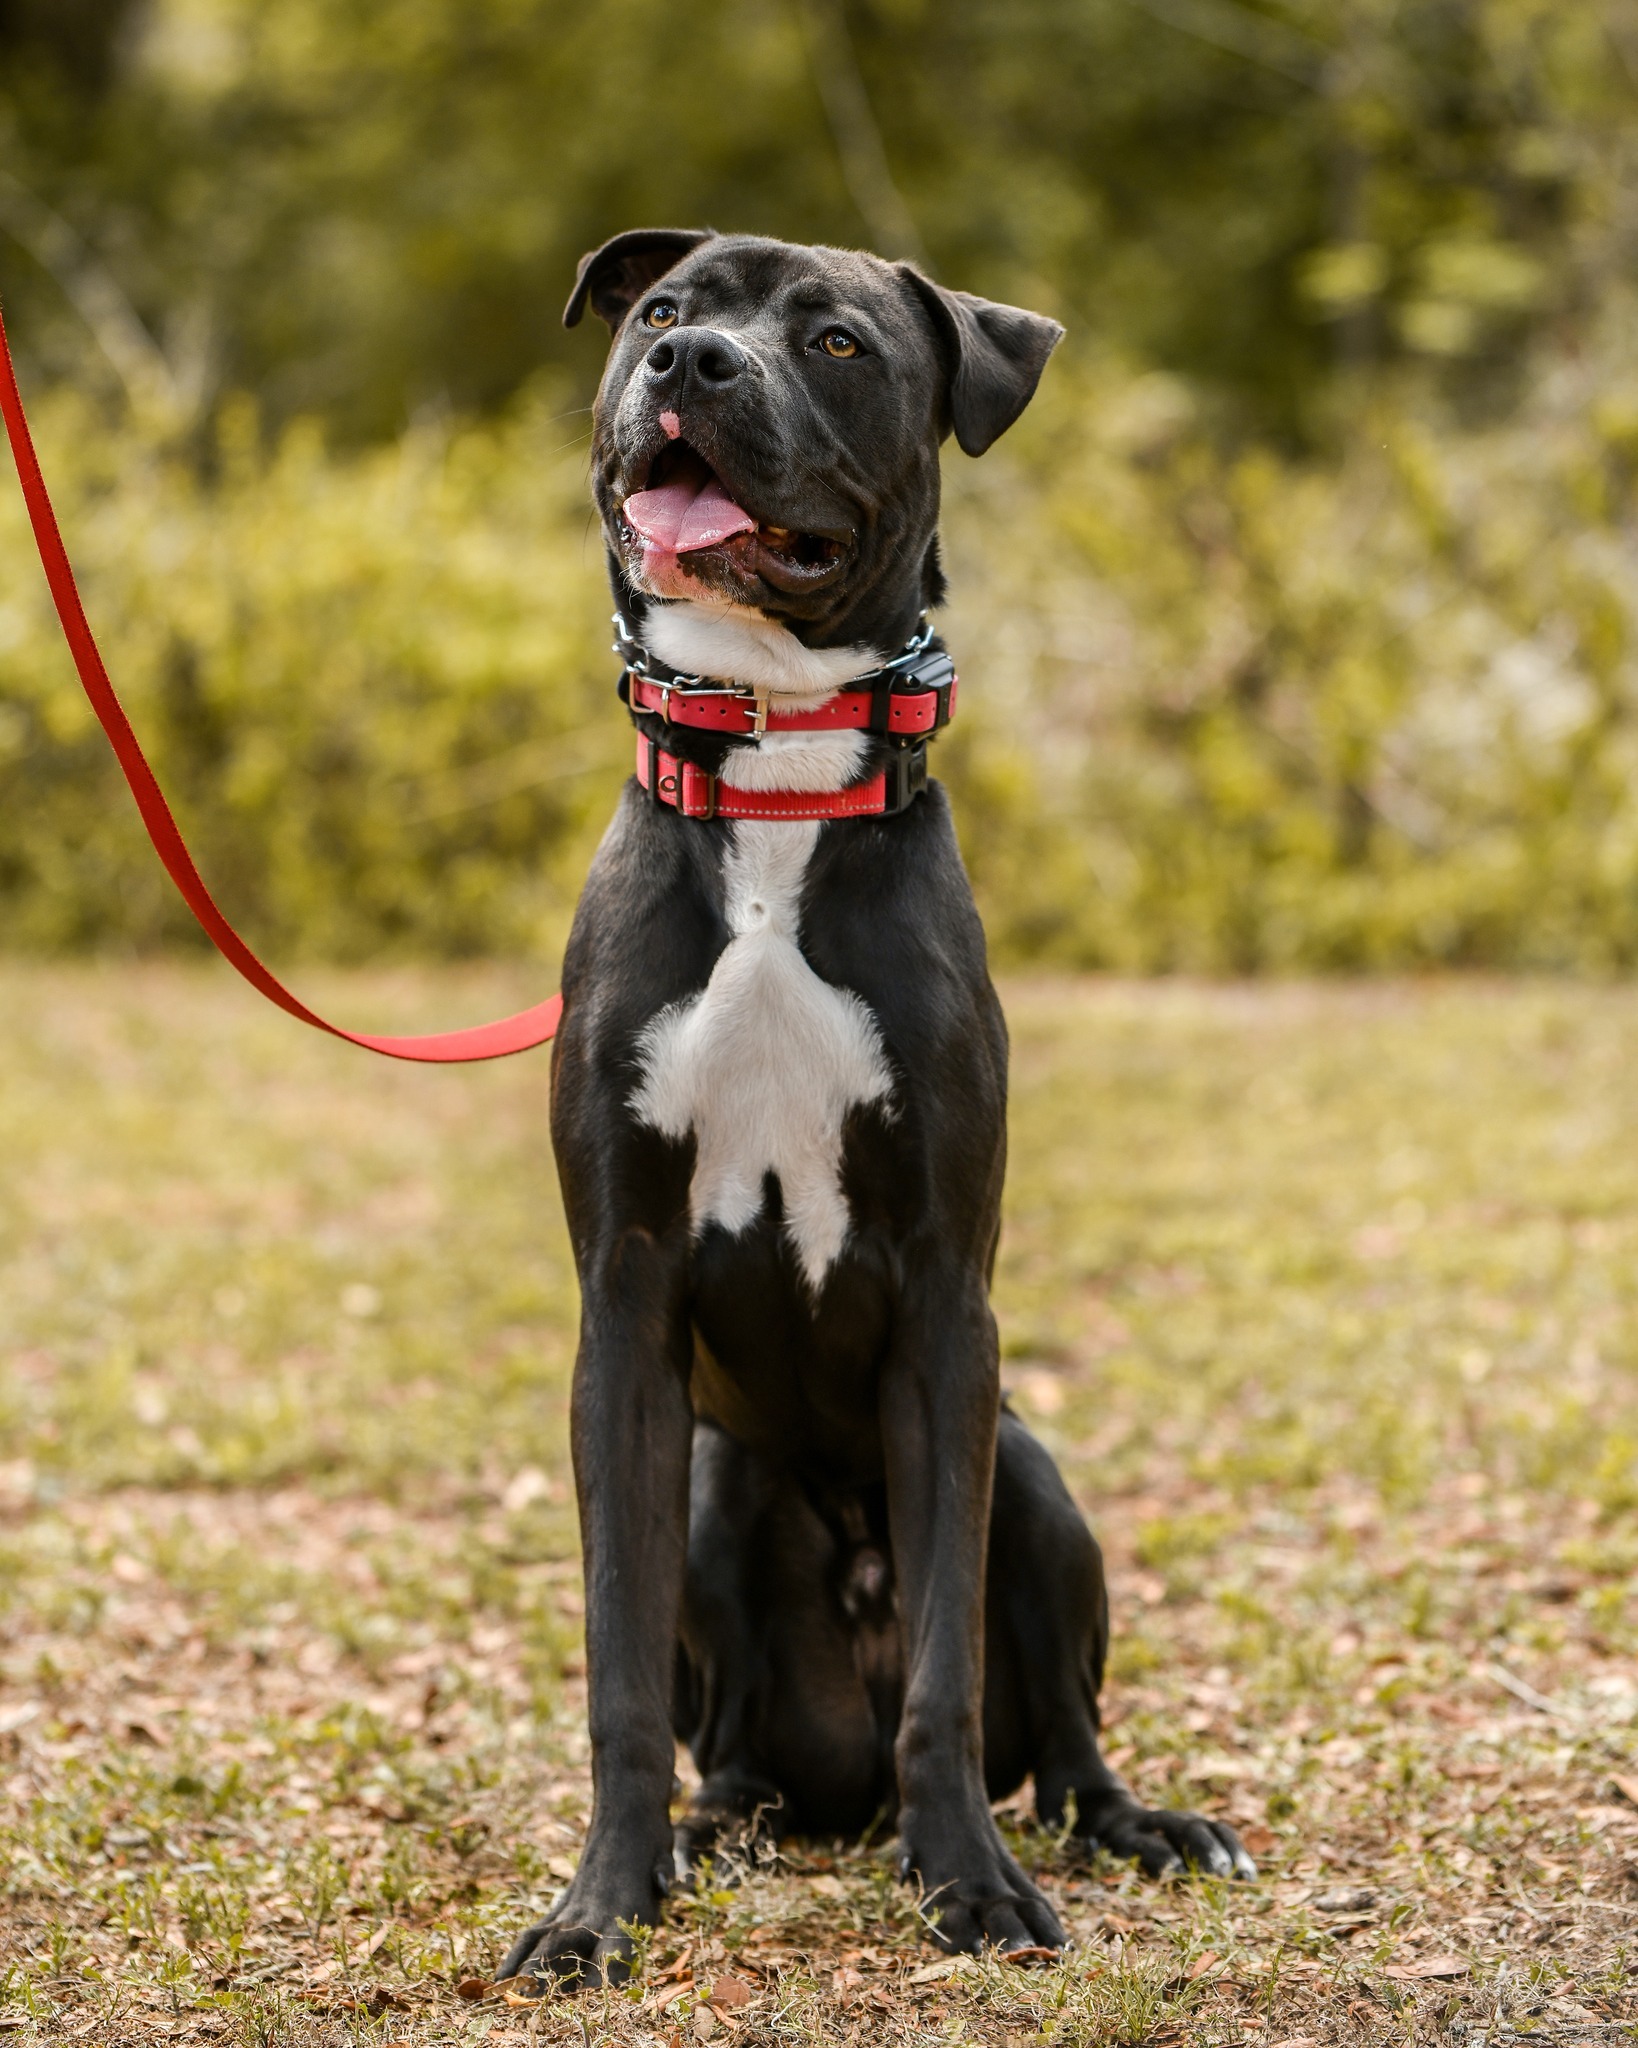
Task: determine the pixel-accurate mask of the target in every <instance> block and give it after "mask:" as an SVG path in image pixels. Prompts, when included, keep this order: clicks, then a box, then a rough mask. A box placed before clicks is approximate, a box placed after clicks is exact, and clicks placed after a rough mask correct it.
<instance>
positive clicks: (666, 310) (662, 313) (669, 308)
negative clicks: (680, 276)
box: [643, 299, 677, 327]
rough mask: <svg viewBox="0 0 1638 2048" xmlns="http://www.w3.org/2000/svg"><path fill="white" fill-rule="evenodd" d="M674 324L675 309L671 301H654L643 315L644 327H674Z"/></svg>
mask: <svg viewBox="0 0 1638 2048" xmlns="http://www.w3.org/2000/svg"><path fill="white" fill-rule="evenodd" d="M676 324H677V307H676V303H675V301H673V300H671V299H656V300H655V301H654V303H653V305H652V306H650V307H649V309H648V311H647V312H646V313H645V314H644V315H643V325H644V326H645V327H675V326H676Z"/></svg>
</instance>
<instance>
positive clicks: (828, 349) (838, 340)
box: [819, 327, 859, 357]
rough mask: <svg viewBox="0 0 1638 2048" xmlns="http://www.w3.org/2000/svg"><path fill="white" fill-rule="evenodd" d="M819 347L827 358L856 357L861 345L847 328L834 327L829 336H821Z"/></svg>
mask: <svg viewBox="0 0 1638 2048" xmlns="http://www.w3.org/2000/svg"><path fill="white" fill-rule="evenodd" d="M819 346H820V347H821V348H822V349H823V350H824V352H825V354H826V355H827V356H841V357H845V356H856V355H857V354H858V353H859V344H858V343H857V342H856V341H855V340H854V339H853V336H852V335H851V334H849V333H848V331H847V329H846V328H845V327H833V328H831V330H830V331H829V333H828V334H821V335H820V337H819Z"/></svg>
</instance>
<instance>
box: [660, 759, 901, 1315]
mask: <svg viewBox="0 0 1638 2048" xmlns="http://www.w3.org/2000/svg"><path fill="white" fill-rule="evenodd" d="M848 737H849V738H851V737H852V735H851V734H850V735H848ZM730 830H731V833H732V845H731V849H730V851H729V854H728V857H727V860H726V862H725V864H724V880H725V883H726V888H727V915H728V925H729V929H730V930H731V932H732V933H733V937H732V938H731V939H730V940H729V942H728V945H727V946H726V947H725V948H724V949H723V952H722V954H721V956H720V958H719V959H718V961H717V964H716V966H715V967H714V968H713V969H712V970H711V979H710V981H709V982H707V984H706V986H705V988H704V989H703V990H702V991H701V992H700V994H699V995H697V996H693V997H691V998H690V999H689V1000H688V1001H687V1002H684V1003H676V1004H673V1005H672V1006H671V1008H669V1009H666V1010H662V1011H661V1012H660V1014H659V1015H658V1016H657V1017H656V1018H655V1019H654V1021H653V1022H652V1023H651V1024H650V1025H649V1027H648V1029H647V1030H646V1031H645V1032H644V1033H643V1038H642V1042H641V1047H640V1055H641V1058H642V1062H643V1080H642V1083H641V1085H640V1086H639V1087H638V1089H637V1091H636V1093H635V1094H634V1095H633V1097H632V1108H633V1109H634V1110H635V1112H636V1113H637V1115H638V1116H640V1117H641V1118H642V1119H643V1121H644V1122H645V1123H648V1124H651V1125H652V1126H653V1127H654V1128H655V1129H656V1130H658V1131H662V1132H664V1134H665V1135H666V1136H667V1137H670V1138H686V1137H687V1136H688V1135H689V1134H690V1133H691V1132H692V1134H693V1137H694V1141H695V1146H696V1156H695V1163H694V1179H693V1184H692V1187H691V1189H690V1191H689V1200H690V1210H691V1214H692V1219H693V1226H694V1229H695V1231H696V1232H698V1231H700V1230H702V1229H703V1228H704V1227H705V1225H706V1224H708V1223H719V1224H721V1225H722V1227H723V1228H724V1229H725V1230H729V1231H739V1230H744V1229H746V1228H747V1227H748V1226H749V1225H750V1224H752V1223H754V1222H755V1221H756V1219H757V1217H758V1216H759V1215H760V1214H761V1211H762V1206H763V1181H764V1177H765V1176H766V1175H767V1174H768V1173H770V1172H771V1173H776V1174H777V1175H778V1176H779V1187H780V1193H781V1195H782V1197H783V1200H784V1211H785V1233H786V1236H787V1237H788V1238H789V1240H790V1243H791V1246H792V1248H793V1250H794V1251H795V1253H796V1256H797V1259H798V1261H799V1263H800V1264H801V1267H802V1271H803V1273H804V1274H805V1276H806V1278H807V1280H808V1283H809V1285H810V1286H811V1287H812V1289H813V1292H814V1294H815V1296H817V1295H818V1293H819V1291H820V1289H821V1287H822V1286H823V1285H824V1279H825V1275H826V1273H827V1272H828V1271H829V1270H830V1267H831V1265H832V1264H833V1263H834V1261H835V1259H836V1257H837V1255H838V1254H839V1253H840V1251H841V1249H842V1246H843V1244H844V1242H845V1241H846V1238H847V1232H848V1222H849V1218H848V1209H847V1202H846V1198H845V1197H844V1195H843V1193H842V1171H841V1169H842V1126H843V1123H844V1122H845V1120H846V1118H847V1115H848V1112H849V1111H850V1110H852V1109H854V1108H856V1107H858V1106H860V1105H861V1104H864V1103H869V1102H877V1103H883V1104H885V1103H887V1102H888V1101H889V1099H890V1096H891V1092H892V1078H891V1076H890V1074H889V1072H888V1066H887V1059H886V1055H885V1053H884V1052H883V1049H882V1041H881V1033H880V1032H879V1030H878V1029H877V1026H876V1020H875V1018H874V1017H873V1016H872V1015H871V1013H870V1010H869V1008H868V1006H867V1005H866V1004H865V1003H864V1002H863V1001H861V999H860V998H859V997H858V996H856V995H854V994H852V993H851V992H850V991H848V990H846V989H839V988H833V987H832V986H831V985H830V983H829V982H827V981H821V980H820V978H819V976H818V975H816V974H815V973H814V971H813V969H812V968H811V967H810V966H809V965H808V963H807V961H806V960H804V959H803V957H802V952H801V949H800V947H799V946H798V944H797V934H798V924H799V918H800V911H801V891H802V877H803V875H804V873H805V872H806V869H807V865H808V860H809V858H810V856H811V855H812V852H813V849H814V845H815V843H816V842H817V840H818V837H819V826H818V825H817V823H812V824H803V823H795V822H790V821H787V820H783V819H781V820H778V821H771V822H767V823H763V822H760V821H751V820H741V821H739V822H738V823H736V824H734V825H733V826H732V827H730Z"/></svg>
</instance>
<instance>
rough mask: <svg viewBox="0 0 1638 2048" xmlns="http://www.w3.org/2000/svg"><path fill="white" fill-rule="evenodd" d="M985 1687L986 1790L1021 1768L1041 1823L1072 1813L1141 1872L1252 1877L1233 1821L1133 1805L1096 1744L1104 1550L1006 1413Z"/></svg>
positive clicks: (993, 1531) (1053, 1823)
mask: <svg viewBox="0 0 1638 2048" xmlns="http://www.w3.org/2000/svg"><path fill="white" fill-rule="evenodd" d="M986 1641H987V1646H988V1654H987V1663H986V1671H985V1695H984V1749H985V1757H984V1762H985V1776H986V1780H987V1782H988V1786H989V1790H990V1795H991V1797H992V1798H999V1797H1002V1796H1003V1795H1004V1794H1005V1793H1007V1792H1010V1791H1012V1790H1014V1789H1015V1788H1016V1787H1017V1786H1018V1785H1019V1784H1020V1783H1021V1782H1022V1781H1023V1779H1024V1777H1025V1776H1026V1775H1027V1774H1028V1773H1029V1772H1031V1771H1033V1772H1034V1775H1035V1804H1036V1811H1037V1813H1038V1814H1039V1816H1040V1819H1041V1822H1042V1825H1043V1826H1045V1827H1049V1828H1060V1827H1062V1826H1063V1824H1064V1822H1065V1820H1066V1819H1069V1818H1070V1800H1071V1797H1073V1800H1074V1816H1073V1829H1074V1833H1075V1834H1076V1835H1077V1836H1078V1837H1079V1838H1081V1839H1082V1840H1083V1841H1084V1842H1085V1843H1086V1845H1087V1847H1088V1848H1103V1849H1107V1850H1108V1851H1109V1853H1110V1854H1111V1855H1113V1856H1118V1857H1122V1858H1132V1857H1135V1858H1136V1859H1137V1860H1138V1862H1139V1863H1141V1864H1142V1866H1143V1868H1144V1869H1145V1870H1146V1871H1147V1872H1148V1873H1149V1874H1150V1875H1151V1876H1157V1877H1158V1876H1164V1875H1167V1874H1169V1873H1171V1872H1174V1871H1179V1870H1182V1869H1184V1868H1185V1867H1187V1866H1193V1867H1195V1868H1197V1869H1200V1870H1204V1871H1207V1872H1209V1873H1210V1874H1211V1875H1212V1876H1215V1877H1227V1876H1229V1875H1231V1874H1232V1875H1235V1876H1241V1877H1254V1876H1255V1875H1256V1866H1255V1865H1254V1864H1253V1863H1252V1861H1251V1858H1250V1857H1249V1856H1248V1855H1247V1854H1246V1852H1245V1850H1244V1849H1243V1848H1242V1847H1241V1845H1240V1842H1239V1839H1238V1837H1237V1836H1236V1835H1235V1833H1234V1830H1233V1829H1232V1828H1231V1827H1228V1826H1227V1825H1226V1824H1224V1823H1223V1822H1221V1821H1212V1820H1206V1819H1204V1818H1202V1817H1201V1816H1200V1815H1199V1814H1194V1813H1184V1812H1178V1811H1173V1810H1169V1809H1164V1808H1151V1807H1145V1806H1142V1805H1141V1804H1140V1803H1139V1802H1138V1801H1137V1800H1136V1799H1134V1798H1133V1796H1132V1794H1131V1793H1130V1792H1128V1791H1127V1789H1126V1787H1125V1786H1124V1785H1123V1784H1122V1783H1121V1782H1120V1780H1119V1778H1117V1777H1116V1775H1115V1773H1114V1772H1113V1771H1112V1770H1110V1768H1109V1766H1108V1765H1107V1764H1106V1763H1105V1762H1104V1760H1103V1756H1102V1754H1101V1752H1100V1751H1099V1748H1098V1728H1099V1717H1098V1693H1099V1690H1100V1688H1101V1687H1102V1684H1103V1667H1104V1658H1105V1656H1106V1654H1107V1651H1108V1645H1109V1598H1108V1593H1107V1590H1106V1588H1105V1584H1104V1573H1103V1556H1102V1553H1101V1552H1100V1550H1099V1548H1098V1545H1097V1542H1096V1541H1095V1539H1094V1537H1093V1535H1092V1532H1091V1530H1090V1529H1089V1528H1088V1527H1087V1526H1086V1523H1085V1521H1084V1520H1083V1519H1082V1517H1081V1513H1080V1510H1079V1509H1078V1508H1077V1507H1076V1506H1075V1503H1074V1501H1073V1500H1072V1499H1071V1498H1070V1496H1069V1489H1068V1488H1067V1487H1066V1486H1065V1485H1064V1482H1063V1479H1062V1476H1061V1475H1060V1473H1059V1471H1058V1468H1057V1466H1056V1465H1054V1463H1053V1462H1052V1459H1051V1456H1050V1455H1049V1454H1048V1452H1047V1450H1046V1449H1045V1447H1044V1446H1043V1445H1042V1444H1040V1443H1039V1442H1037V1440H1036V1439H1035V1438H1034V1437H1033V1436H1031V1435H1030V1433H1029V1431H1028V1430H1027V1429H1026V1428H1025V1427H1024V1425H1023V1423H1022V1422H1020V1421H1019V1420H1018V1418H1017V1416H1016V1415H1014V1414H1013V1413H1012V1412H1011V1411H1010V1410H1003V1412H1002V1416H1001V1427H1000V1431H999V1434H998V1437H997V1442H996V1460H995V1496H994V1507H993V1509H992V1512H991V1520H990V1553H989V1572H988V1599H987V1613H986Z"/></svg>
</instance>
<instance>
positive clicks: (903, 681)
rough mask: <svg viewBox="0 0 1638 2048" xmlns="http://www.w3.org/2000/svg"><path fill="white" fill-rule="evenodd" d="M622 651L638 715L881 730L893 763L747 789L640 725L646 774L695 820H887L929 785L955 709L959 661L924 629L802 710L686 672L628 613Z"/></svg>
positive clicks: (743, 732)
mask: <svg viewBox="0 0 1638 2048" xmlns="http://www.w3.org/2000/svg"><path fill="white" fill-rule="evenodd" d="M614 628H615V636H616V637H615V642H614V645H615V651H616V652H617V653H618V654H619V655H620V657H621V659H622V661H623V662H624V663H625V669H624V672H623V674H622V675H621V678H620V694H621V696H622V697H623V698H624V699H625V701H626V708H627V709H628V710H629V711H630V713H631V715H632V718H633V719H634V720H636V719H638V718H639V717H640V716H641V715H642V714H643V713H647V714H648V715H649V716H650V717H654V718H659V719H663V720H664V722H665V723H666V724H667V725H668V726H686V727H689V728H691V729H692V730H694V731H697V732H708V733H713V734H718V735H720V736H722V737H723V738H727V739H741V740H750V741H751V742H752V743H753V744H754V743H755V742H756V741H758V740H760V739H761V738H762V737H763V735H764V734H766V733H787V732H792V733H794V732H872V733H875V734H876V735H877V737H878V739H879V740H881V741H882V742H883V743H884V745H885V748H886V751H887V764H886V766H885V767H884V768H883V769H882V770H881V771H880V772H879V773H878V774H876V775H873V776H872V777H871V778H870V780H869V781H868V782H859V783H854V784H852V785H850V786H849V787H848V788H846V789H825V790H806V789H801V790H798V789H741V788H736V787H735V786H734V785H733V784H732V783H729V782H725V781H724V780H723V779H722V777H721V776H720V775H717V774H714V773H712V771H711V770H710V769H707V768H702V767H700V766H699V765H698V763H697V762H694V761H689V760H685V759H683V758H682V757H681V756H679V755H676V754H673V753H670V752H669V751H668V750H667V749H666V748H665V747H663V746H662V745H661V744H660V743H659V741H658V740H656V739H652V738H650V737H649V735H648V733H647V732H644V731H643V730H642V729H641V727H639V730H638V735H637V780H638V782H639V783H640V784H641V785H642V787H643V788H644V789H645V790H646V791H647V792H648V794H649V795H650V796H651V797H652V798H653V799H654V801H655V802H656V803H662V804H669V805H670V806H671V807H672V809H673V810H676V811H680V812H681V813H682V815H683V816H684V817H685V818H790V819H793V820H794V819H804V818H809V819H816V818H871V817H875V818H880V817H891V816H893V815H894V814H896V813H897V812H899V811H902V810H905V809H907V808H908V806H909V805H910V804H911V803H913V802H914V801H915V799H916V798H917V797H918V796H920V794H921V792H922V791H923V790H924V789H925V788H926V787H927V744H928V742H929V740H931V739H932V738H933V737H934V735H935V734H936V733H938V732H939V731H940V730H941V729H942V728H943V727H944V726H946V725H948V724H949V722H950V719H951V717H952V716H953V714H954V712H955V699H956V686H957V677H956V672H955V665H954V663H953V662H952V661H951V660H950V657H949V655H948V654H946V653H945V651H944V649H943V648H942V647H935V646H934V645H933V644H932V642H933V629H932V627H931V626H929V625H928V624H927V622H926V620H925V619H924V620H923V621H922V626H921V630H920V631H919V632H918V633H917V634H916V635H915V636H914V638H913V639H912V640H911V641H910V643H909V645H908V646H907V647H906V648H904V650H903V651H902V652H901V653H899V654H897V655H895V656H894V657H893V659H892V660H891V661H889V662H884V663H883V665H882V666H881V667H880V668H878V669H874V670H872V671H871V672H870V673H869V674H868V675H863V676H859V677H857V678H856V679H855V680H854V682H853V684H852V686H851V687H850V688H847V689H841V690H837V691H836V692H835V693H834V694H833V695H832V696H829V697H827V698H826V699H825V701H824V702H823V703H822V704H819V705H815V706H813V707H811V708H809V709H805V710H798V709H796V708H794V707H790V706H785V705H781V704H780V703H779V701H778V699H777V697H776V695H775V693H774V692H772V691H769V690H763V689H754V688H752V687H750V686H749V685H746V684H743V683H726V682H718V681H716V680H714V679H713V678H712V677H710V676H698V675H683V674H681V673H680V672H679V671H678V670H676V669H673V668H669V667H668V666H667V665H666V664H665V663H664V662H662V661H659V660H657V659H656V658H655V657H654V656H653V655H651V654H650V653H649V652H648V650H647V649H646V648H645V647H644V646H643V645H642V643H641V642H640V641H639V640H638V638H637V636H636V633H635V632H634V631H633V630H632V628H631V626H630V625H629V624H628V623H627V621H626V619H625V618H624V617H623V615H622V614H621V613H619V612H616V613H615V615H614Z"/></svg>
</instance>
